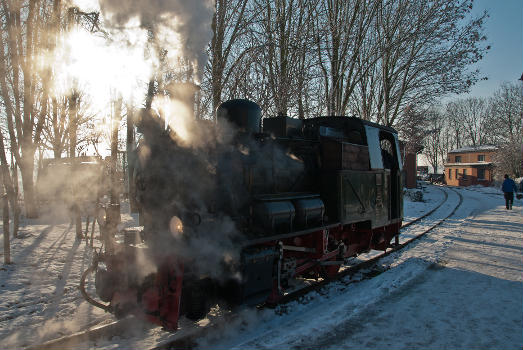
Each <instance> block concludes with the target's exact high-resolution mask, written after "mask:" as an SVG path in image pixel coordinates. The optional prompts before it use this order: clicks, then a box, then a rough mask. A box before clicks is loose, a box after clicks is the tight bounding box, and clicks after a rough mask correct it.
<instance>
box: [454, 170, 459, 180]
mask: <svg viewBox="0 0 523 350" xmlns="http://www.w3.org/2000/svg"><path fill="white" fill-rule="evenodd" d="M454 175H455V176H454V178H455V179H456V180H457V179H458V169H456V170H455V171H454Z"/></svg>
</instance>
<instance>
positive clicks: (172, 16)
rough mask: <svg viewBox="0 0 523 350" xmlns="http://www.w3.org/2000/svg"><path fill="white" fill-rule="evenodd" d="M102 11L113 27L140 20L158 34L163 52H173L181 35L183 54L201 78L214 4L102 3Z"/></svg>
mask: <svg viewBox="0 0 523 350" xmlns="http://www.w3.org/2000/svg"><path fill="white" fill-rule="evenodd" d="M100 8H101V10H102V14H103V15H104V18H105V19H106V21H107V22H108V23H109V25H112V26H117V27H121V26H125V25H126V24H128V23H129V22H130V21H132V20H133V19H134V18H138V19H139V21H140V26H141V27H143V28H147V29H149V30H151V31H152V32H153V33H154V36H155V38H154V39H155V40H156V41H157V43H158V44H159V45H160V47H161V48H162V49H165V50H169V49H170V48H171V47H170V46H172V42H173V39H174V38H173V36H174V35H177V36H178V39H179V40H180V43H179V45H180V49H181V52H182V55H183V56H184V57H185V58H187V59H188V60H189V61H190V62H191V63H192V64H193V68H196V69H195V71H196V72H198V73H197V74H198V77H197V78H199V77H201V72H202V69H203V67H204V65H205V62H206V60H207V55H206V54H205V48H206V46H207V44H208V43H209V41H210V39H211V30H210V26H211V21H212V14H213V11H214V8H213V2H212V1H210V0H191V1H187V0H171V1H164V0H151V1H141V0H123V1H122V0H101V1H100Z"/></svg>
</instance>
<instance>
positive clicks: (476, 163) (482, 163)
mask: <svg viewBox="0 0 523 350" xmlns="http://www.w3.org/2000/svg"><path fill="white" fill-rule="evenodd" d="M480 165H484V166H488V165H492V162H475V163H445V166H446V167H448V166H461V167H463V166H480Z"/></svg>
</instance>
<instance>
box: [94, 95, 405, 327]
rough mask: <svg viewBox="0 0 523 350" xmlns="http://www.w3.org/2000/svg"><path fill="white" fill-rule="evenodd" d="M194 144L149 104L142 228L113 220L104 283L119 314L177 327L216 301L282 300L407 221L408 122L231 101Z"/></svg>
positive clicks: (139, 153)
mask: <svg viewBox="0 0 523 350" xmlns="http://www.w3.org/2000/svg"><path fill="white" fill-rule="evenodd" d="M207 124H208V125H205V123H202V124H201V125H200V127H201V130H200V131H202V130H204V131H205V132H200V133H198V135H199V137H200V138H201V139H202V140H201V141H204V142H202V144H201V145H199V146H187V145H184V144H183V142H181V140H180V139H179V137H178V136H177V135H176V133H175V131H173V130H170V129H169V128H166V127H165V123H164V121H163V120H161V119H160V118H158V117H157V116H155V115H154V114H152V113H151V112H150V111H144V113H142V116H141V120H140V122H139V123H138V131H139V132H140V133H141V134H142V140H141V142H140V144H139V146H138V147H137V149H136V164H135V170H134V179H135V185H136V194H135V198H134V199H135V200H136V202H137V203H138V204H139V207H140V221H141V222H142V224H143V230H142V229H140V230H138V231H137V230H134V231H133V230H124V231H122V232H119V233H117V234H114V233H111V234H110V236H111V237H112V241H111V243H110V244H109V243H108V244H107V245H106V250H105V252H103V253H101V254H100V255H98V256H97V257H96V264H95V265H96V269H95V270H96V279H95V282H96V291H97V294H98V297H99V298H100V299H102V300H103V301H105V302H109V304H108V306H107V309H108V310H111V311H112V312H114V313H115V314H116V316H118V317H119V316H122V315H125V314H128V313H133V314H136V315H140V316H142V317H144V318H146V319H148V320H149V321H151V322H154V323H157V324H160V325H163V326H164V327H165V328H167V329H171V330H174V329H176V328H177V323H178V319H179V317H180V316H181V315H185V316H186V317H188V318H190V319H199V318H202V317H204V316H205V315H206V313H207V312H208V311H209V308H210V307H211V306H212V305H215V304H216V303H217V302H218V303H223V304H225V305H227V306H231V305H232V306H234V305H237V304H257V303H260V302H267V303H277V302H278V300H279V299H280V298H281V297H282V296H283V295H284V294H285V293H286V290H289V288H292V285H293V283H294V281H296V280H297V279H298V278H300V277H303V278H310V277H313V278H318V277H321V278H330V277H333V276H334V275H336V274H337V273H338V271H339V269H340V266H341V265H342V264H343V263H344V260H345V259H347V258H349V257H353V256H356V255H357V254H360V253H363V252H367V251H369V250H370V249H376V250H385V249H387V248H388V247H390V246H391V245H393V244H394V242H393V240H394V239H396V243H397V238H398V235H399V230H400V227H401V221H402V215H403V207H402V203H403V200H402V163H401V157H400V150H399V143H398V136H397V132H396V131H395V130H394V129H392V128H389V127H385V126H380V125H377V124H375V123H371V122H368V121H365V120H361V119H358V118H354V117H338V116H332V117H318V118H312V119H305V120H298V119H293V118H289V117H284V116H278V117H272V118H265V119H264V120H263V128H262V127H261V125H262V119H261V110H260V107H259V106H258V105H257V104H256V103H254V102H251V101H248V100H230V101H227V102H224V103H223V104H221V106H220V107H219V108H218V110H217V116H216V122H214V123H211V122H209V123H207Z"/></svg>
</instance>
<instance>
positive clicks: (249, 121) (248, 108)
mask: <svg viewBox="0 0 523 350" xmlns="http://www.w3.org/2000/svg"><path fill="white" fill-rule="evenodd" d="M216 119H217V121H218V124H220V123H221V122H222V121H223V120H226V121H228V122H229V123H231V124H232V125H234V126H235V127H237V128H238V131H239V132H244V133H249V134H257V133H259V132H260V121H261V108H260V106H258V105H257V104H256V103H254V102H252V101H249V100H244V99H236V100H229V101H226V102H224V103H222V104H221V105H220V106H219V107H218V109H217V110H216Z"/></svg>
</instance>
